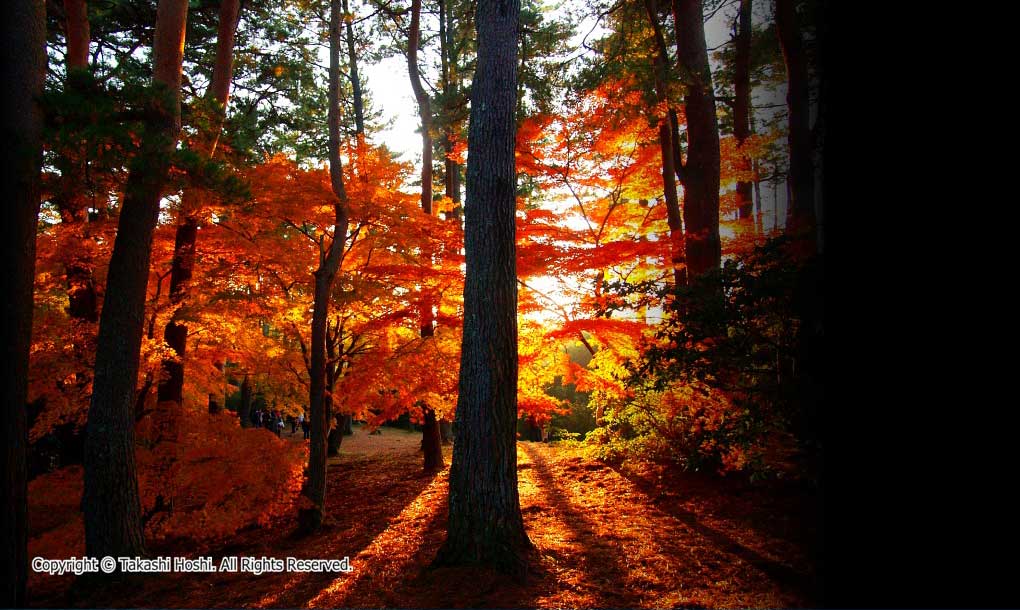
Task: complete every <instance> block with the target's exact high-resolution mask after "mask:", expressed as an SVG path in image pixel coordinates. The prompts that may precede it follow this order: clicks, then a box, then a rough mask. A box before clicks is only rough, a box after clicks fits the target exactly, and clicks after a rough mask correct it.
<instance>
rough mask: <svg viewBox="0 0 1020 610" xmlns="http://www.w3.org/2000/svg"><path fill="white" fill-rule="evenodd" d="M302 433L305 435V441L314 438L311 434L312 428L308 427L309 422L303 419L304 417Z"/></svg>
mask: <svg viewBox="0 0 1020 610" xmlns="http://www.w3.org/2000/svg"><path fill="white" fill-rule="evenodd" d="M301 432H303V433H304V435H305V436H304V438H305V440H308V439H310V438H312V436H311V434H310V432H311V426H309V425H308V420H307V419H305V418H303V417H302V418H301Z"/></svg>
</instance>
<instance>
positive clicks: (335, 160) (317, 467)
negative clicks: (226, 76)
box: [298, 0, 349, 532]
mask: <svg viewBox="0 0 1020 610" xmlns="http://www.w3.org/2000/svg"><path fill="white" fill-rule="evenodd" d="M341 21H342V11H341V0H330V3H329V117H328V121H329V176H330V183H331V185H332V187H333V194H334V195H336V198H337V200H336V202H335V203H334V204H333V211H334V217H335V220H334V229H333V240H332V241H331V242H330V244H329V247H328V249H327V250H326V251H325V252H322V251H321V250H320V259H319V267H318V268H317V269H316V270H315V273H314V276H315V292H314V301H313V303H314V304H313V307H314V309H313V310H312V341H311V345H309V350H311V355H310V358H309V371H308V373H309V396H308V407H309V409H308V410H309V420H310V421H309V424H310V425H311V430H310V436H311V438H310V440H309V445H310V448H309V454H308V480H307V481H306V482H305V487H304V490H303V492H302V494H303V496H304V498H303V504H305V506H303V507H302V508H301V509H299V511H298V524H299V527H300V529H301V530H302V531H304V532H314V531H316V530H318V529H319V527H321V526H322V519H323V515H324V511H325V502H326V433H327V431H328V429H329V422H328V421H327V417H328V416H329V414H328V413H327V412H326V404H325V402H326V401H325V394H326V323H327V321H328V319H329V318H328V316H329V295H330V292H331V291H332V288H333V280H334V279H335V278H336V274H337V271H338V270H339V269H340V259H341V254H342V253H343V249H344V244H345V243H346V241H347V227H348V222H349V216H348V210H347V191H346V189H345V188H344V175H343V166H342V165H341V164H340V22H341ZM323 239H325V237H324V238H323Z"/></svg>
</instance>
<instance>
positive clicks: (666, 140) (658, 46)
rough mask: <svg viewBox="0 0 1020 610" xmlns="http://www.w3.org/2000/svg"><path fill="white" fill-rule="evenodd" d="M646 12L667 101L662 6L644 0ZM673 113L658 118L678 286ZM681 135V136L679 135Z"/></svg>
mask: <svg viewBox="0 0 1020 610" xmlns="http://www.w3.org/2000/svg"><path fill="white" fill-rule="evenodd" d="M645 12H646V14H647V15H648V20H649V22H650V23H651V25H652V32H653V34H654V36H655V54H654V60H653V61H654V64H655V66H654V67H655V97H656V100H657V101H658V102H659V104H660V105H662V106H665V105H666V103H667V102H668V99H667V98H668V96H667V95H666V79H667V78H668V73H669V70H668V64H667V62H668V61H669V59H668V58H669V56H668V55H667V53H666V40H665V38H664V37H663V35H662V28H661V27H660V25H659V10H658V7H657V6H656V2H655V0H645ZM672 116H675V113H672V112H670V113H667V115H666V116H663V117H662V118H661V119H659V152H660V154H661V156H662V193H663V199H664V200H665V202H666V221H667V223H668V224H669V242H670V259H671V261H670V262H671V264H672V267H673V282H674V285H676V286H683V285H685V284H686V283H687V269H686V267H685V265H684V234H683V231H684V228H683V221H682V220H681V216H680V200H679V198H678V197H677V190H676V176H677V175H678V174H677V167H676V164H677V163H680V158H679V150H680V148H679V143H678V145H677V146H673V134H672V129H671V127H672V124H671V119H672ZM677 137H679V136H677Z"/></svg>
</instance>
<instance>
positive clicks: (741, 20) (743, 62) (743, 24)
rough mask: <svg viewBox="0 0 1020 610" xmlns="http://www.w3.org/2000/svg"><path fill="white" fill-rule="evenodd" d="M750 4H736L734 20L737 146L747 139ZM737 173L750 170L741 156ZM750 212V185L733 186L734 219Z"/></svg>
mask: <svg viewBox="0 0 1020 610" xmlns="http://www.w3.org/2000/svg"><path fill="white" fill-rule="evenodd" d="M751 1H752V0H740V15H739V17H738V19H737V36H736V40H735V41H734V42H735V43H736V48H735V49H734V51H735V55H736V57H735V61H734V64H735V65H734V76H733V96H734V99H733V136H734V138H736V140H737V145H738V146H741V145H743V144H744V142H745V141H747V138H748V137H750V135H751V112H750V110H751ZM737 169H739V170H740V171H742V172H748V171H750V170H751V160H750V159H749V158H748V157H747V156H746V155H741V156H740V159H738V161H737ZM753 212H754V196H753V194H752V192H751V182H750V181H749V180H740V181H738V182H737V217H738V218H751V217H752V215H753Z"/></svg>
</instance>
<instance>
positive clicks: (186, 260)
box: [155, 0, 240, 506]
mask: <svg viewBox="0 0 1020 610" xmlns="http://www.w3.org/2000/svg"><path fill="white" fill-rule="evenodd" d="M239 12H240V0H224V1H223V2H222V3H221V4H220V13H219V26H218V31H217V39H216V65H215V66H214V67H213V74H212V81H211V82H210V84H209V88H208V90H207V91H206V97H207V98H210V97H211V98H212V99H214V100H215V101H216V103H217V105H218V108H217V112H218V113H219V116H218V117H217V119H218V120H217V121H215V123H214V124H215V125H216V127H215V131H214V133H212V134H203V135H199V137H198V140H199V144H198V147H199V149H200V150H201V152H202V154H205V155H208V156H209V157H210V158H211V157H212V155H213V154H214V151H215V147H216V143H217V141H218V139H219V131H220V125H221V124H222V118H223V113H224V112H225V108H226V104H227V99H228V96H229V94H230V80H231V75H232V72H233V52H234V33H235V29H236V27H237V19H238V15H239ZM203 140H204V141H203ZM202 199H203V197H202V196H201V195H200V194H198V193H196V192H194V191H187V190H186V191H185V192H184V193H183V195H182V197H181V219H180V221H179V223H178V225H177V232H176V235H175V238H174V254H173V259H172V262H171V271H170V304H171V305H172V306H174V307H176V308H177V309H176V311H174V314H173V317H172V318H171V319H170V321H169V322H167V324H166V327H165V328H164V329H163V340H164V341H165V342H166V344H167V345H168V346H169V347H170V348H171V349H172V350H174V357H172V358H164V359H163V361H162V370H163V375H162V377H161V378H160V381H159V385H158V386H157V388H156V405H157V406H156V414H155V426H156V428H157V430H158V431H159V439H160V440H159V442H160V443H161V444H165V445H164V447H162V450H161V451H160V452H158V453H157V458H156V459H157V462H156V464H155V469H156V471H157V472H159V473H160V480H161V481H162V482H163V483H165V484H167V485H168V488H169V489H167V490H164V491H165V492H169V490H170V489H173V480H174V478H175V474H174V470H175V464H176V462H177V456H176V451H177V441H178V436H179V428H180V418H181V413H182V411H183V408H184V360H185V356H186V350H187V344H188V327H187V325H186V324H185V322H184V312H183V309H182V305H183V304H184V303H185V301H186V300H187V298H188V295H189V293H190V286H191V278H192V276H193V274H194V268H195V245H196V242H197V240H198V228H199V218H198V213H199V210H200V209H201V207H202V205H201V201H202ZM166 501H167V504H168V505H169V506H173V495H172V492H171V493H170V495H168V496H166Z"/></svg>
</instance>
